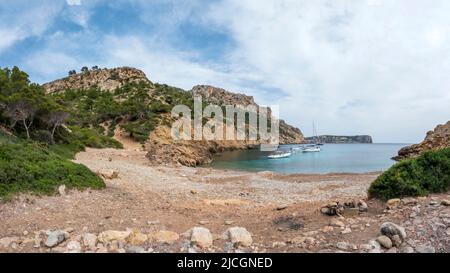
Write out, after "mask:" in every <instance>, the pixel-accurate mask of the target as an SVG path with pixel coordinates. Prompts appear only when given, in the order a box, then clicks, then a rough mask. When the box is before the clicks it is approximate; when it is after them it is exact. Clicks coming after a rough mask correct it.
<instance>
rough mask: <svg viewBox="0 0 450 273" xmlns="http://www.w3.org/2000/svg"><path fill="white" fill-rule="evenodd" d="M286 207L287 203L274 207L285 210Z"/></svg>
mask: <svg viewBox="0 0 450 273" xmlns="http://www.w3.org/2000/svg"><path fill="white" fill-rule="evenodd" d="M287 208H289V205H279V206H278V207H277V208H276V210H285V209H287Z"/></svg>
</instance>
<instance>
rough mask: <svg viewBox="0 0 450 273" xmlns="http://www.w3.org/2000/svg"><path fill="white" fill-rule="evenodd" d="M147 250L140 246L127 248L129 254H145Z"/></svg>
mask: <svg viewBox="0 0 450 273" xmlns="http://www.w3.org/2000/svg"><path fill="white" fill-rule="evenodd" d="M144 252H145V249H144V248H142V247H140V246H130V247H128V248H127V253H144Z"/></svg>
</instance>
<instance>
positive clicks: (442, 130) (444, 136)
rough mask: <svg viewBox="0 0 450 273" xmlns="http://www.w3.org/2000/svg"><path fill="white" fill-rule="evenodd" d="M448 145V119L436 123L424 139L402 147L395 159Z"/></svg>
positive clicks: (449, 144) (449, 140) (449, 128)
mask: <svg viewBox="0 0 450 273" xmlns="http://www.w3.org/2000/svg"><path fill="white" fill-rule="evenodd" d="M446 147H450V121H448V122H447V123H446V124H444V125H438V126H437V127H436V128H435V129H434V130H433V131H429V132H428V133H427V136H426V137H425V139H424V141H422V142H421V143H419V144H414V145H411V146H408V147H405V148H402V149H401V150H400V151H399V152H398V156H396V157H394V159H395V160H402V159H405V158H410V157H416V156H418V155H420V154H421V153H423V152H425V151H429V150H438V149H442V148H446Z"/></svg>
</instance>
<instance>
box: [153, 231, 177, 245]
mask: <svg viewBox="0 0 450 273" xmlns="http://www.w3.org/2000/svg"><path fill="white" fill-rule="evenodd" d="M148 238H149V239H151V240H153V241H156V242H158V243H162V244H173V243H174V242H175V241H176V240H178V239H179V238H180V235H178V233H176V232H173V231H168V230H160V231H158V232H155V233H153V234H149V235H148Z"/></svg>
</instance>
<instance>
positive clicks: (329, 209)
mask: <svg viewBox="0 0 450 273" xmlns="http://www.w3.org/2000/svg"><path fill="white" fill-rule="evenodd" d="M343 211H344V206H342V205H340V204H339V203H338V202H332V203H329V204H327V205H325V206H323V207H322V208H321V209H320V212H322V213H323V214H325V215H328V216H334V215H340V214H341V213H342V212H343Z"/></svg>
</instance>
